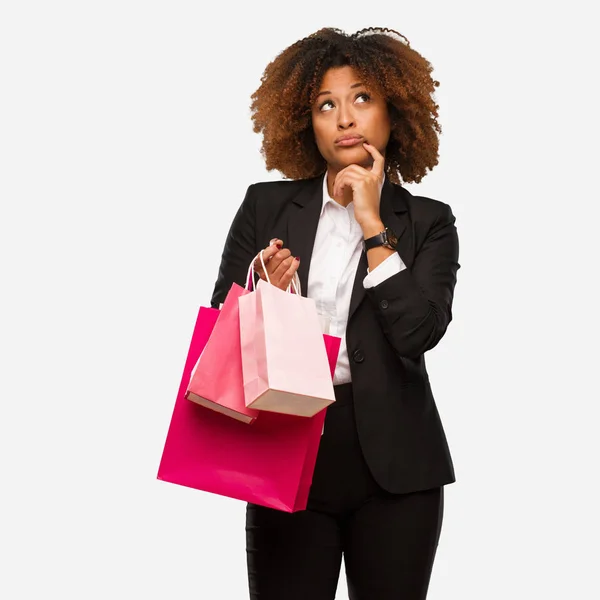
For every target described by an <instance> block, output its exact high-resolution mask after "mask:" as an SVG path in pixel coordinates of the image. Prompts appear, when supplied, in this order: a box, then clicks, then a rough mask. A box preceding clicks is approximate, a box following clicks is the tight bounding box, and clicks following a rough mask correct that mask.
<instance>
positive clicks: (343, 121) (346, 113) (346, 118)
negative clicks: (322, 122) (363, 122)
mask: <svg viewBox="0 0 600 600" xmlns="http://www.w3.org/2000/svg"><path fill="white" fill-rule="evenodd" d="M353 125H354V117H353V115H352V111H351V110H349V109H348V108H344V107H340V110H339V112H338V129H348V127H352V126H353Z"/></svg>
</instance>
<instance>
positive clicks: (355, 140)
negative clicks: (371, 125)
mask: <svg viewBox="0 0 600 600" xmlns="http://www.w3.org/2000/svg"><path fill="white" fill-rule="evenodd" d="M365 141H366V140H365V138H362V137H352V138H345V139H343V140H340V141H339V142H336V143H335V145H336V146H356V145H357V144H363V143H364V142H365Z"/></svg>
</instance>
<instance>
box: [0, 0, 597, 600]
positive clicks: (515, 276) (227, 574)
mask: <svg viewBox="0 0 600 600" xmlns="http://www.w3.org/2000/svg"><path fill="white" fill-rule="evenodd" d="M586 4H587V3H584V2H564V3H547V2H519V3H517V2H501V3H487V2H486V3H481V2H479V3H477V2H452V3H450V2H426V3H414V2H411V3H398V2H394V3H391V2H389V3H388V2H385V3H383V2H382V3H373V2H346V3H323V2H303V3H300V4H297V5H296V7H295V8H294V7H293V5H289V4H286V3H275V2H272V3H267V2H263V1H256V2H252V3H247V4H244V3H239V4H238V5H234V4H233V3H208V4H204V5H203V4H201V3H199V2H189V1H188V2H177V1H175V2H156V1H152V2H133V1H124V0H121V1H119V2H114V1H109V2H106V1H105V2H74V1H73V2H64V1H57V2H51V3H44V2H37V3H35V2H26V1H19V2H17V1H16V0H14V1H13V2H10V1H7V2H3V3H2V8H1V9H0V86H1V88H2V90H1V93H0V105H1V106H0V108H1V110H0V145H1V156H0V185H1V189H0V194H1V196H0V197H1V200H2V216H1V219H0V228H1V229H0V244H1V251H2V252H1V257H2V258H1V269H2V271H1V280H0V285H1V288H2V293H1V295H0V298H1V301H2V307H1V311H0V319H1V332H0V339H1V344H2V375H1V379H0V384H1V403H0V406H1V409H0V410H1V415H0V449H1V452H0V460H1V465H0V466H1V470H0V472H1V481H2V494H1V496H0V498H1V511H0V550H1V553H2V562H1V564H2V575H1V577H0V596H1V597H2V598H6V599H8V600H13V599H22V598H28V599H29V598H32V599H39V598H61V599H78V600H79V599H82V598H85V599H88V598H89V599H96V598H97V599H105V598H118V599H130V598H177V599H186V598H189V599H192V598H203V599H204V598H206V599H210V600H220V599H223V600H229V599H232V598H233V599H240V598H245V597H247V584H246V562H245V561H246V555H245V546H244V544H245V533H244V509H245V505H244V503H242V502H239V501H235V500H230V499H226V498H222V497H218V496H214V495H211V494H208V493H204V492H199V491H196V490H192V489H187V488H184V487H180V486H175V485H171V484H168V483H165V482H162V481H157V480H156V472H157V469H158V464H159V460H160V456H161V453H162V448H163V444H164V440H165V436H166V433H167V429H168V425H169V421H170V418H171V412H172V409H173V404H174V401H175V394H176V391H177V388H178V386H179V382H180V377H181V372H182V369H183V364H184V360H185V357H186V354H187V350H188V345H189V341H190V337H191V334H192V329H193V325H194V322H195V319H196V315H197V312H198V308H199V306H201V305H205V306H206V305H208V303H209V301H210V296H211V293H212V290H213V285H214V283H215V279H216V276H217V269H218V266H219V262H220V257H221V252H222V248H223V243H224V241H225V236H226V234H227V231H228V229H229V226H230V224H231V220H232V218H233V216H234V214H235V212H236V210H237V208H238V206H239V204H240V203H241V201H242V199H243V197H244V194H245V191H246V188H247V187H248V185H250V184H251V183H254V182H256V181H263V180H274V179H279V178H281V175H280V174H279V173H276V172H267V171H266V170H265V168H264V163H263V161H262V158H261V156H260V154H259V145H260V138H259V136H258V135H256V134H254V133H253V132H252V127H251V121H250V111H249V105H250V95H251V93H252V92H253V91H254V90H255V89H256V88H257V87H258V85H259V83H260V77H261V74H262V72H263V69H264V67H265V66H266V65H267V63H268V62H269V61H270V60H272V59H273V58H274V57H275V56H276V55H277V54H278V53H279V52H280V51H281V50H283V49H284V48H285V47H286V46H288V45H290V44H292V43H293V42H295V41H296V40H297V39H300V38H302V37H305V36H306V35H308V34H310V33H312V32H314V31H316V30H317V29H319V28H321V27H338V28H341V29H343V30H344V31H346V32H349V33H350V32H354V31H356V30H358V29H361V28H363V27H368V26H384V27H390V28H393V29H397V30H399V31H400V32H402V33H403V34H404V35H405V36H406V37H408V39H409V40H410V42H411V45H412V46H413V47H414V48H415V49H416V50H418V51H419V52H421V53H422V54H423V55H424V56H425V57H426V58H427V59H428V60H429V61H430V62H431V63H432V64H433V66H434V72H433V75H434V77H435V78H436V79H438V80H439V81H440V83H441V85H440V87H439V88H438V89H437V92H436V98H437V101H438V103H439V105H440V123H441V124H442V128H443V133H442V136H441V142H440V163H439V165H438V166H437V167H436V168H435V169H434V170H433V171H432V172H431V173H430V174H429V175H428V176H427V177H426V178H425V179H424V180H423V181H422V182H421V183H420V184H418V185H408V186H407V188H408V189H409V190H410V191H411V192H412V193H414V194H419V195H425V196H430V197H432V198H436V199H439V200H442V201H444V202H447V203H449V204H450V205H451V207H452V209H453V211H454V213H455V215H456V225H457V228H458V232H459V236H460V244H461V246H460V263H461V265H462V268H461V269H460V271H459V273H458V284H457V286H456V292H455V303H454V320H453V322H452V323H451V325H450V327H449V329H448V332H447V334H446V336H445V338H444V339H443V340H442V342H441V343H440V344H439V346H438V347H437V348H435V349H434V350H432V351H431V352H429V353H428V355H427V361H428V367H429V371H430V377H431V381H432V386H433V391H434V394H435V397H436V400H437V404H438V408H439V410H440V413H441V416H442V419H443V423H444V426H445V428H446V433H447V435H448V440H449V443H450V447H451V451H452V455H453V459H454V463H455V467H456V474H457V483H455V484H453V485H451V486H448V487H447V488H446V506H445V516H444V524H443V530H442V536H441V540H440V545H439V548H438V553H437V558H436V562H435V566H434V571H433V576H432V581H431V586H430V593H429V598H431V600H445V599H449V598H461V599H462V600H471V599H472V600H482V599H485V600H496V599H498V600H500V599H502V600H504V599H506V598H514V599H519V600H521V599H523V600H525V599H527V600H530V599H531V598H561V599H564V598H585V599H588V598H589V599H593V598H598V597H600V584H598V580H597V579H596V577H595V576H594V575H593V572H594V570H595V568H596V567H597V564H598V559H599V556H598V550H597V538H598V535H599V533H600V531H599V529H598V516H597V500H598V494H597V491H596V488H595V486H596V485H597V484H596V480H597V478H598V467H597V459H598V455H599V452H598V445H597V441H596V439H597V434H596V429H597V414H598V401H599V400H600V394H599V393H598V385H597V383H596V375H597V371H598V367H597V359H598V352H597V336H598V316H597V315H598V312H597V311H598V294H597V291H596V292H594V291H593V290H594V289H596V290H597V288H595V286H596V281H595V280H596V279H597V277H598V274H599V269H598V253H597V251H596V245H595V243H594V239H593V237H594V234H596V233H597V222H598V220H597V214H598V213H597V204H598V200H599V194H598V182H597V181H596V178H595V174H596V173H597V170H596V168H597V162H598V151H597V143H598V121H597V115H596V105H597V102H598V95H597V83H596V81H597V67H596V66H595V65H594V64H593V57H594V55H595V56H596V57H597V56H598V47H597V46H596V47H593V45H592V44H593V43H594V41H595V40H596V39H597V35H596V30H595V25H594V20H593V19H592V16H591V14H589V12H588V14H586V13H585V6H586ZM589 4H590V5H591V4H592V3H589ZM594 209H596V211H595V212H594ZM267 241H268V240H267ZM338 598H340V599H344V598H347V588H346V583H345V580H344V572H343V571H342V574H341V577H340V585H339V591H338ZM282 600H285V599H282ZM373 600H377V599H373Z"/></svg>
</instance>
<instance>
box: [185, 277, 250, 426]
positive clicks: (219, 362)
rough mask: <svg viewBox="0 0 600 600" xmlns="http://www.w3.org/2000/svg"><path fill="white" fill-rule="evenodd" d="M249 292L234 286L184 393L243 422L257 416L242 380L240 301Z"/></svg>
mask: <svg viewBox="0 0 600 600" xmlns="http://www.w3.org/2000/svg"><path fill="white" fill-rule="evenodd" d="M249 293H251V292H250V291H249V289H248V284H247V285H246V288H243V287H242V286H240V285H238V284H237V283H234V284H233V285H232V286H231V288H230V290H229V293H228V294H227V297H226V298H225V302H224V303H223V306H222V308H221V311H220V314H219V317H218V319H217V321H216V323H215V325H214V329H213V331H212V334H211V335H210V337H209V338H208V341H207V343H206V345H205V347H204V350H203V352H202V353H201V355H200V357H199V358H198V361H197V362H196V365H195V367H194V369H193V371H192V375H191V377H190V382H189V384H188V388H187V391H186V393H185V396H186V398H187V399H188V400H191V401H192V402H196V403H197V404H201V405H202V406H205V407H206V408H210V409H212V410H216V411H218V412H221V413H223V414H225V415H227V416H229V417H232V418H234V419H238V420H239V421H242V422H243V423H252V422H253V421H254V419H256V417H257V416H258V411H257V410H255V409H253V408H248V407H247V406H246V402H245V397H244V385H243V381H242V357H241V350H240V324H239V315H238V298H240V297H241V296H242V295H244V294H249Z"/></svg>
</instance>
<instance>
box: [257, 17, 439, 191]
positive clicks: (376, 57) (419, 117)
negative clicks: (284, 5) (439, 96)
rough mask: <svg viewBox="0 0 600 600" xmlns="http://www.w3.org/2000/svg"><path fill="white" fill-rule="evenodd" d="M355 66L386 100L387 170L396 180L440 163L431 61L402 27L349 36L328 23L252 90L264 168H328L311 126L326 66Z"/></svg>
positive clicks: (295, 175) (305, 173)
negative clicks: (388, 130) (414, 46)
mask: <svg viewBox="0 0 600 600" xmlns="http://www.w3.org/2000/svg"><path fill="white" fill-rule="evenodd" d="M343 66H350V67H352V68H353V69H354V70H355V71H356V72H357V73H358V74H359V75H360V77H361V78H362V79H361V81H362V82H363V83H364V84H365V85H366V86H367V88H370V89H371V90H372V91H374V92H375V93H378V94H380V95H381V96H382V97H384V98H385V99H386V102H387V106H388V111H389V114H390V118H391V123H392V130H391V135H390V140H389V142H388V145H387V148H386V156H385V171H386V174H387V176H388V177H389V178H390V180H391V181H393V182H394V183H400V180H401V179H402V180H403V181H405V182H407V183H411V182H415V183H418V182H419V181H421V179H422V178H423V177H424V176H425V175H426V174H427V169H429V170H431V169H433V167H434V166H435V165H437V164H438V147H439V137H438V134H440V133H441V132H442V128H441V126H440V124H439V123H438V121H437V117H438V109H439V106H438V105H437V104H436V103H435V101H434V99H433V95H434V89H435V88H436V87H438V86H439V82H438V81H436V80H434V79H432V77H431V72H432V71H433V67H432V66H431V64H430V63H429V62H428V61H427V60H426V59H425V58H423V56H421V55H420V54H419V53H418V52H417V51H416V50H413V49H412V48H411V47H410V42H409V41H408V40H407V39H406V38H405V37H404V36H403V35H402V34H401V33H398V32H397V31H394V30H393V29H387V28H381V27H368V28H366V29H361V30H360V31H357V32H356V33H354V34H352V35H348V34H345V33H344V32H343V31H341V30H339V29H335V28H329V27H328V28H324V29H320V30H319V31H317V32H315V33H313V34H311V35H309V36H308V37H306V38H303V39H301V40H299V41H297V42H296V43H294V44H292V45H291V46H289V47H288V48H286V49H285V50H283V52H281V53H280V54H279V55H278V56H277V57H276V58H275V59H274V60H273V61H271V62H270V63H269V64H268V65H267V67H266V69H265V71H264V73H263V75H262V77H261V84H260V86H259V88H258V89H257V90H256V91H255V92H254V93H253V94H252V96H251V99H252V104H251V114H252V121H253V124H254V125H253V129H254V131H255V132H256V133H262V134H263V142H262V148H261V154H262V155H263V157H264V159H265V162H266V168H267V170H269V171H271V170H273V169H276V170H278V171H280V172H281V173H282V174H283V176H284V177H286V178H289V179H308V178H311V177H316V176H318V175H321V174H323V173H324V172H325V171H326V169H327V164H326V163H325V160H324V158H323V157H322V156H321V154H320V153H319V150H318V148H317V144H316V142H315V138H314V133H313V129H312V118H311V107H312V105H313V104H314V102H315V99H316V95H317V93H318V91H319V86H320V84H321V81H322V80H323V76H324V75H325V72H326V71H327V70H329V69H330V68H336V67H343Z"/></svg>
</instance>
